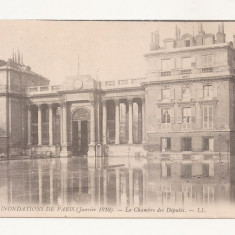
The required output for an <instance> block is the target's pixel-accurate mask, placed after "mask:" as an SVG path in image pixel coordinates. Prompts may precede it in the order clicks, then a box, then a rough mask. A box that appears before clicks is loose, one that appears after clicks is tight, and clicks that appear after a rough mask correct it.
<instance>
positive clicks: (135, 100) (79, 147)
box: [0, 24, 235, 158]
mask: <svg viewBox="0 0 235 235" xmlns="http://www.w3.org/2000/svg"><path fill="white" fill-rule="evenodd" d="M163 43H164V47H161V46H160V40H159V33H158V32H154V33H152V37H151V43H150V52H148V53H146V54H145V59H146V63H147V66H148V69H147V72H146V77H144V78H136V79H129V80H117V81H105V82H99V81H96V80H94V79H92V78H91V76H82V75H78V76H74V77H69V78H68V79H67V81H66V83H65V84H62V85H60V86H49V80H47V79H46V78H43V77H42V76H40V75H37V74H35V73H33V72H32V71H31V69H30V67H27V66H25V65H23V62H22V59H21V56H19V55H18V58H16V57H17V56H16V55H14V56H13V59H10V60H8V61H6V62H5V61H0V76H1V79H0V83H1V84H0V85H1V97H0V102H1V120H0V128H1V129H0V131H1V133H0V139H1V143H0V152H2V153H4V154H8V156H9V157H11V156H13V155H20V154H29V151H31V153H32V151H33V153H34V154H42V153H44V154H46V153H52V154H55V155H60V156H67V155H69V154H72V155H80V154H87V153H88V156H95V149H96V147H95V146H96V145H97V144H101V145H102V147H103V149H105V152H106V153H107V154H108V155H109V156H112V155H135V156H142V155H151V156H163V157H164V156H165V157H167V156H168V157H169V156H175V157H179V158H187V155H188V154H190V155H199V154H200V155H201V154H202V153H203V157H204V158H211V157H217V158H221V157H227V156H229V154H230V153H231V154H234V151H235V149H234V143H235V132H234V130H235V84H234V75H235V70H234V69H235V49H234V47H233V43H232V42H229V43H227V42H226V35H225V33H224V26H223V24H221V25H219V28H218V32H217V33H216V35H214V34H209V33H205V32H204V31H203V27H202V24H200V27H199V32H198V35H196V36H194V35H190V34H184V35H182V36H181V32H180V29H179V28H178V27H176V30H175V38H167V39H164V40H163Z"/></svg>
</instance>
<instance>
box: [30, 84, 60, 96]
mask: <svg viewBox="0 0 235 235" xmlns="http://www.w3.org/2000/svg"><path fill="white" fill-rule="evenodd" d="M59 90H61V87H60V86H58V85H56V86H36V87H28V88H27V90H26V93H27V94H28V95H37V94H46V93H56V92H57V91H59Z"/></svg>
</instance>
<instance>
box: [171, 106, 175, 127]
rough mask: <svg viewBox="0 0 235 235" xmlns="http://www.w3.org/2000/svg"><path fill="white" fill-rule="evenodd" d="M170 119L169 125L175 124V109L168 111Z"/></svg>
mask: <svg viewBox="0 0 235 235" xmlns="http://www.w3.org/2000/svg"><path fill="white" fill-rule="evenodd" d="M170 115H171V116H170V117H171V123H175V108H174V107H173V108H171V109H170Z"/></svg>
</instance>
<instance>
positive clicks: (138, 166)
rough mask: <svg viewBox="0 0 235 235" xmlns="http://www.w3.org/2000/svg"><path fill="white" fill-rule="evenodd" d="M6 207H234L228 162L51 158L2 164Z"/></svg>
mask: <svg viewBox="0 0 235 235" xmlns="http://www.w3.org/2000/svg"><path fill="white" fill-rule="evenodd" d="M0 171H1V176H0V177H1V178H0V198H1V202H0V203H1V205H15V204H18V205H22V204H23V205H58V206H60V205H66V206H67V205H73V206H112V207H115V208H124V207H130V208H132V207H139V208H142V207H146V206H152V207H156V208H157V207H161V206H164V205H167V206H169V205H171V206H180V207H182V208H184V207H186V206H187V205H191V206H192V205H195V206H207V205H210V206H216V205H220V204H223V205H229V204H231V203H232V202H233V201H234V197H235V193H234V185H233V184H232V182H231V176H230V165H229V163H228V162H221V161H215V160H210V161H209V160H208V161H205V160H204V161H202V160H190V161H189V160H185V161H178V162H177V161H173V160H172V161H170V160H164V159H163V160H159V159H146V158H125V157H120V158H97V159H96V160H95V158H93V159H89V158H85V157H72V158H48V159H33V160H31V159H25V160H12V161H1V162H0Z"/></svg>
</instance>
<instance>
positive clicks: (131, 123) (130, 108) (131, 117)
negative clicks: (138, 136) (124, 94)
mask: <svg viewBox="0 0 235 235" xmlns="http://www.w3.org/2000/svg"><path fill="white" fill-rule="evenodd" d="M128 102H129V111H128V112H129V141H128V144H133V131H132V130H133V100H132V99H129V100H128Z"/></svg>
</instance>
